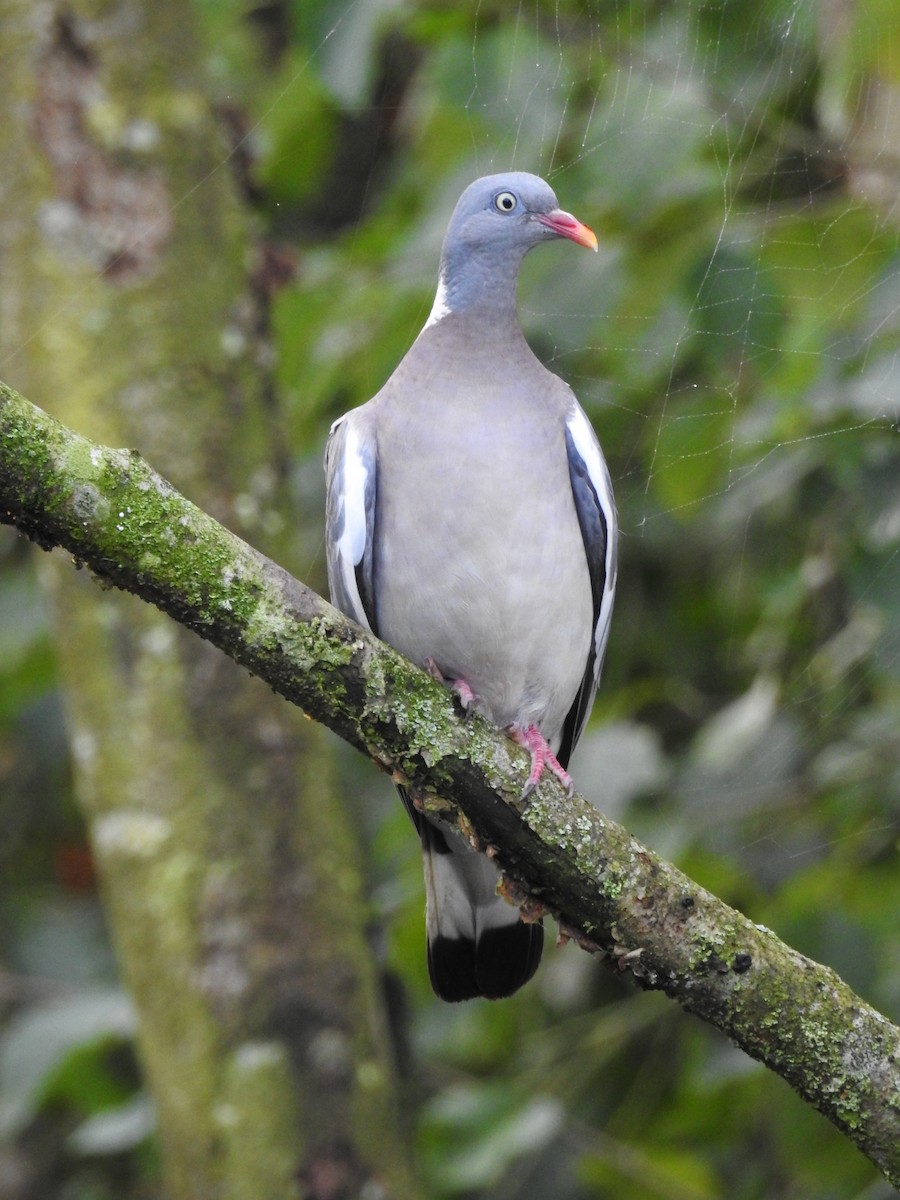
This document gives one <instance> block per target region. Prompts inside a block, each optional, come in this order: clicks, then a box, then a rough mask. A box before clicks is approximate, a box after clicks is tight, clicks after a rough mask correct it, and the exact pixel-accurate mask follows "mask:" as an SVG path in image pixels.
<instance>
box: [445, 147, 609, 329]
mask: <svg viewBox="0 0 900 1200" xmlns="http://www.w3.org/2000/svg"><path fill="white" fill-rule="evenodd" d="M561 237H562V238H568V239H569V240H570V241H573V242H577V243H578V245H579V246H587V247H588V248H589V249H591V250H596V249H597V238H596V237H595V236H594V234H593V233H592V232H591V230H590V229H588V227H587V225H582V223H581V222H580V221H578V220H576V218H575V217H573V216H572V215H571V213H567V212H564V211H563V210H562V209H561V208H560V207H559V201H558V200H557V199H556V196H555V194H554V192H553V189H552V188H551V187H550V185H549V184H548V183H545V182H544V180H543V179H539V178H538V176H537V175H529V174H527V173H526V172H524V171H508V172H506V173H504V174H500V175H485V176H484V177H483V178H482V179H476V180H475V182H474V183H471V184H469V186H468V187H467V188H466V190H465V191H464V192H463V194H462V195H461V196H460V198H459V202H458V203H457V205H456V208H455V209H454V212H453V216H452V217H451V218H450V224H449V226H448V227H447V234H446V236H445V238H444V249H443V254H442V258H441V283H440V287H439V290H438V299H437V300H436V305H437V306H438V307H439V308H440V310H441V313H442V314H443V313H444V312H450V311H459V310H461V309H464V308H467V307H470V306H471V305H473V304H483V303H485V302H490V301H491V300H493V301H496V302H499V303H500V304H501V305H502V304H503V302H504V301H505V300H508V304H509V305H510V306H511V305H513V304H514V302H515V282H516V278H517V276H518V273H519V266H520V264H521V262H522V259H523V257H524V256H525V254H526V253H527V252H528V251H529V250H531V249H532V247H534V246H537V245H539V244H540V243H541V242H548V241H552V240H553V239H554V238H561ZM432 317H434V314H432Z"/></svg>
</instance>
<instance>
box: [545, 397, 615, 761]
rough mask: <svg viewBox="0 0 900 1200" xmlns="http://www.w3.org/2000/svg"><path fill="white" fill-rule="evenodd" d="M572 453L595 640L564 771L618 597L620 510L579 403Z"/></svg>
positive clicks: (569, 433) (569, 725)
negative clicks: (617, 512) (617, 559)
mask: <svg viewBox="0 0 900 1200" xmlns="http://www.w3.org/2000/svg"><path fill="white" fill-rule="evenodd" d="M566 453H567V455H568V459H569V479H570V481H571V484H572V497H573V499H574V501H575V511H576V513H577V514H578V524H579V525H580V526H581V537H582V541H583V542H584V552H585V556H586V558H587V564H588V571H589V572H590V577H591V593H592V596H593V602H594V636H593V639H592V641H591V647H590V652H589V654H588V657H587V662H586V663H585V666H584V676H583V678H582V681H581V687H580V688H579V689H578V695H577V696H576V697H575V702H574V703H573V705H572V707H571V709H570V710H569V713H568V716H567V717H566V720H565V723H564V725H563V732H562V741H561V743H560V748H559V752H558V754H557V757H558V758H559V760H560V762H561V763H562V764H563V765H564V766H565V765H566V764H567V763H568V761H569V758H570V756H571V754H572V751H573V750H574V749H575V744H576V742H577V741H578V739H579V737H580V736H581V732H582V730H583V729H584V726H585V723H586V721H587V719H588V716H589V715H590V711H591V706H592V704H593V703H594V696H595V695H596V692H597V685H598V684H599V682H600V672H601V670H602V668H603V656H604V654H605V653H606V643H607V641H608V640H609V626H610V620H611V618H612V609H613V600H614V598H615V592H616V554H617V543H618V527H617V524H616V506H615V501H614V499H613V490H612V484H611V482H610V478H609V470H608V469H607V466H606V461H605V460H604V458H603V452H602V450H601V449H600V443H599V442H598V441H597V435H596V434H595V433H594V430H593V428H592V427H591V423H590V421H589V420H588V419H587V416H586V415H585V413H584V410H583V409H582V408H581V406H580V405H579V404H578V403H577V402H576V401H574V400H573V402H572V406H571V408H570V409H569V411H568V413H567V414H566Z"/></svg>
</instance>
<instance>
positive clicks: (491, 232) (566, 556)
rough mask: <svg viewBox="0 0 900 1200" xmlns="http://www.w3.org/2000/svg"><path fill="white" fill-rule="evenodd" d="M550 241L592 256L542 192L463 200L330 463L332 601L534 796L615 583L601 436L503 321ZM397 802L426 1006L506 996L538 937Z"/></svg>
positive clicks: (454, 847) (443, 835) (580, 686)
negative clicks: (486, 740)
mask: <svg viewBox="0 0 900 1200" xmlns="http://www.w3.org/2000/svg"><path fill="white" fill-rule="evenodd" d="M560 236H562V237H567V238H570V239H572V240H574V241H576V242H579V243H580V244H582V245H586V246H592V247H593V248H596V239H594V237H593V234H591V233H590V231H589V230H587V229H586V227H585V226H583V225H581V224H580V223H579V222H577V221H575V219H574V218H572V217H571V216H569V214H567V213H564V212H561V211H560V210H559V207H558V204H557V201H556V197H555V196H554V194H553V192H552V190H551V189H550V187H549V186H548V185H547V184H546V183H544V181H543V180H540V179H538V178H537V177H536V176H533V175H527V174H523V173H519V172H514V173H509V174H504V175H495V176H489V177H487V178H484V179H480V180H477V181H476V182H475V183H473V184H472V185H471V186H470V187H469V188H467V189H466V191H465V192H464V193H463V195H462V197H461V198H460V201H459V203H458V205H457V207H456V210H455V212H454V214H453V217H452V219H451V221H450V225H449V227H448V230H447V235H446V237H445V240H444V247H443V251H442V257H441V268H440V282H439V286H438V292H437V296H436V298H435V303H434V308H433V309H432V313H431V316H430V317H429V319H428V321H427V322H426V324H425V327H424V328H423V330H422V332H421V333H420V334H419V337H418V338H417V339H416V341H415V343H414V344H413V346H412V347H411V348H410V350H409V352H408V353H407V355H406V356H405V358H404V359H403V360H402V362H401V363H400V365H399V366H398V367H397V369H396V370H395V372H394V373H393V375H392V376H391V377H390V379H389V380H388V381H387V383H386V384H385V385H384V387H383V388H382V389H381V391H380V392H378V394H377V395H376V396H375V397H374V398H373V399H372V400H370V401H369V402H368V404H364V405H362V407H360V408H357V409H355V410H353V411H352V412H350V413H348V414H347V415H346V416H344V417H342V418H341V419H340V420H339V421H337V422H335V425H334V427H333V429H332V434H331V438H330V439H329V445H328V450H327V454H326V470H327V481H328V502H327V515H326V538H327V546H328V572H329V582H330V587H331V594H332V600H333V601H334V603H335V604H336V605H337V606H338V607H339V608H341V609H342V610H343V611H344V612H346V613H347V614H348V615H349V616H351V617H353V618H354V619H355V620H357V621H359V622H360V623H361V624H364V625H367V626H368V627H369V628H370V629H371V630H372V631H373V632H374V633H376V634H377V635H378V636H379V637H381V638H383V639H384V640H385V641H387V642H389V643H390V644H391V645H392V646H394V647H395V648H396V649H398V650H399V651H401V652H402V653H403V654H405V655H406V656H407V657H409V658H410V659H411V660H412V661H413V662H416V663H418V664H419V665H426V664H428V665H430V666H431V668H432V669H433V670H436V671H437V673H439V675H440V676H441V677H443V678H444V679H445V680H446V681H447V682H448V684H449V685H450V686H453V687H454V688H455V689H456V690H457V691H459V692H460V694H461V696H462V697H464V698H465V699H466V700H468V698H469V696H470V695H471V694H472V693H474V697H475V703H476V704H477V707H478V708H479V710H480V711H481V712H483V713H484V715H485V716H487V717H488V718H489V719H490V720H492V721H493V722H495V723H496V724H497V725H499V726H501V727H503V728H508V729H509V730H510V732H511V733H513V735H514V736H516V738H517V740H522V741H523V744H527V745H528V746H529V749H531V751H532V754H533V756H534V758H533V761H534V763H535V769H534V770H533V772H532V781H533V780H534V778H536V777H539V775H540V769H541V758H542V756H543V754H544V751H545V750H546V751H547V752H548V754H550V757H549V759H548V762H549V765H551V767H552V768H553V769H554V770H555V771H556V773H557V774H559V775H560V777H561V778H563V779H564V780H567V779H568V776H567V775H566V772H565V770H564V768H565V766H566V764H567V762H568V759H569V755H570V754H571V752H572V749H573V747H574V745H575V743H576V741H577V740H578V737H579V735H580V733H581V730H582V728H583V726H584V723H585V721H586V720H587V716H588V714H589V712H590V707H591V704H592V702H593V697H594V693H595V692H596V688H597V683H598V680H599V675H600V667H601V664H602V660H603V653H604V650H605V646H606V641H607V637H608V633H609V620H610V615H611V610H612V600H613V594H614V588H615V574H616V523H615V509H614V504H613V498H612V489H611V487H610V483H609V476H608V473H607V470H606V466H605V463H604V461H603V456H602V454H601V452H600V448H599V445H598V443H597V440H596V437H595V435H594V433H593V430H592V429H591V427H590V424H589V423H588V420H587V418H586V416H585V415H584V413H583V411H582V410H581V408H580V407H579V405H578V404H577V402H576V400H575V397H574V396H573V394H572V392H571V390H570V389H569V387H568V386H567V385H566V384H565V383H563V382H562V380H560V379H559V378H557V376H555V375H553V374H552V373H551V372H550V371H548V370H547V369H546V368H545V367H544V366H543V365H542V364H541V363H540V362H539V361H538V359H537V358H536V357H535V356H534V354H533V353H532V351H531V349H530V348H529V346H528V344H527V342H526V341H525V338H524V336H523V334H522V332H521V329H520V326H519V322H518V317H517V314H516V303H515V292H516V282H517V279H518V272H519V267H520V264H521V261H522V259H523V257H524V255H525V254H526V253H527V251H528V250H530V249H531V248H532V247H533V246H535V245H538V244H539V243H540V242H542V241H547V240H551V239H553V238H557V237H560ZM550 752H552V753H550ZM553 754H555V756H556V759H558V763H557V762H556V761H555V760H554V759H553V757H552V755H553ZM404 799H405V800H406V802H407V807H408V808H409V810H410V813H411V815H412V818H413V820H414V822H415V824H416V827H417V828H418V830H419V833H420V835H421V838H422V844H423V852H424V856H425V881H426V893H427V910H426V911H427V935H428V951H429V969H430V972H431V978H432V983H433V984H434V987H435V990H436V991H437V992H438V994H439V995H442V996H444V997H445V998H446V999H450V1000H457V999H465V998H468V997H469V996H473V995H487V996H491V997H496V996H503V995H508V994H509V993H511V992H512V991H515V990H516V988H518V987H519V986H521V984H522V983H524V982H526V980H527V979H529V978H530V977H531V975H532V974H533V973H534V970H535V969H536V967H537V964H538V962H539V960H540V952H541V946H542V931H541V929H540V926H539V925H531V924H526V923H524V922H522V921H521V920H520V919H519V916H518V912H517V910H516V909H514V908H512V907H510V906H509V905H508V904H507V903H506V902H505V901H504V900H503V899H502V898H500V897H498V896H497V895H496V885H497V881H498V875H497V871H496V868H495V867H494V866H493V865H492V864H491V863H490V862H489V860H487V859H486V858H484V857H482V856H480V855H477V854H476V853H475V852H474V851H472V850H471V849H470V848H469V847H468V846H467V845H466V844H465V843H464V842H463V841H462V839H461V838H459V837H458V836H457V835H456V834H452V833H450V832H449V831H448V830H446V829H445V828H442V827H439V826H438V825H436V824H433V823H432V822H431V821H429V820H427V819H426V818H425V817H423V816H422V814H420V813H418V812H417V811H416V810H415V809H413V807H412V806H411V804H410V803H409V801H408V798H407V797H406V796H404Z"/></svg>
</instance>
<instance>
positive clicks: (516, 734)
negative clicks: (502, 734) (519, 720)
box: [506, 725, 575, 800]
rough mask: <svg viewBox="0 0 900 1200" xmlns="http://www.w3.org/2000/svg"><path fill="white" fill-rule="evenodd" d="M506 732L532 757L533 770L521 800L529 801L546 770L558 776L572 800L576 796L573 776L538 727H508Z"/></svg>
mask: <svg viewBox="0 0 900 1200" xmlns="http://www.w3.org/2000/svg"><path fill="white" fill-rule="evenodd" d="M506 732H507V733H508V734H509V736H510V737H511V738H512V740H513V741H514V742H515V743H516V745H517V746H522V747H523V748H524V749H525V750H527V751H528V753H529V754H530V755H531V770H530V772H529V774H528V779H527V781H526V783H525V787H524V789H523V790H522V794H521V796H520V797H519V799H520V800H527V799H528V797H529V796H530V795H531V793H532V792H533V791H534V789H535V788H536V787H537V785H538V784H539V783H540V780H541V776H542V775H543V773H544V770H545V769H548V770H549V771H550V773H551V774H553V775H555V776H556V778H557V779H558V780H559V782H560V783H561V784H562V786H563V787H564V788H565V791H566V795H567V796H568V797H569V798H570V799H571V797H572V796H574V794H575V783H574V781H573V779H572V776H571V775H570V774H569V772H568V771H567V770H566V768H565V767H564V766H563V765H562V763H561V762H560V761H559V759H558V758H557V757H556V755H555V754H554V753H553V751H552V750H551V748H550V745H549V743H548V742H547V739H546V738H545V737H544V735H543V734H542V733H541V731H540V730H539V729H538V727H537V726H536V725H529V726H528V727H527V728H523V727H522V726H521V725H508V726H507V727H506Z"/></svg>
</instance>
